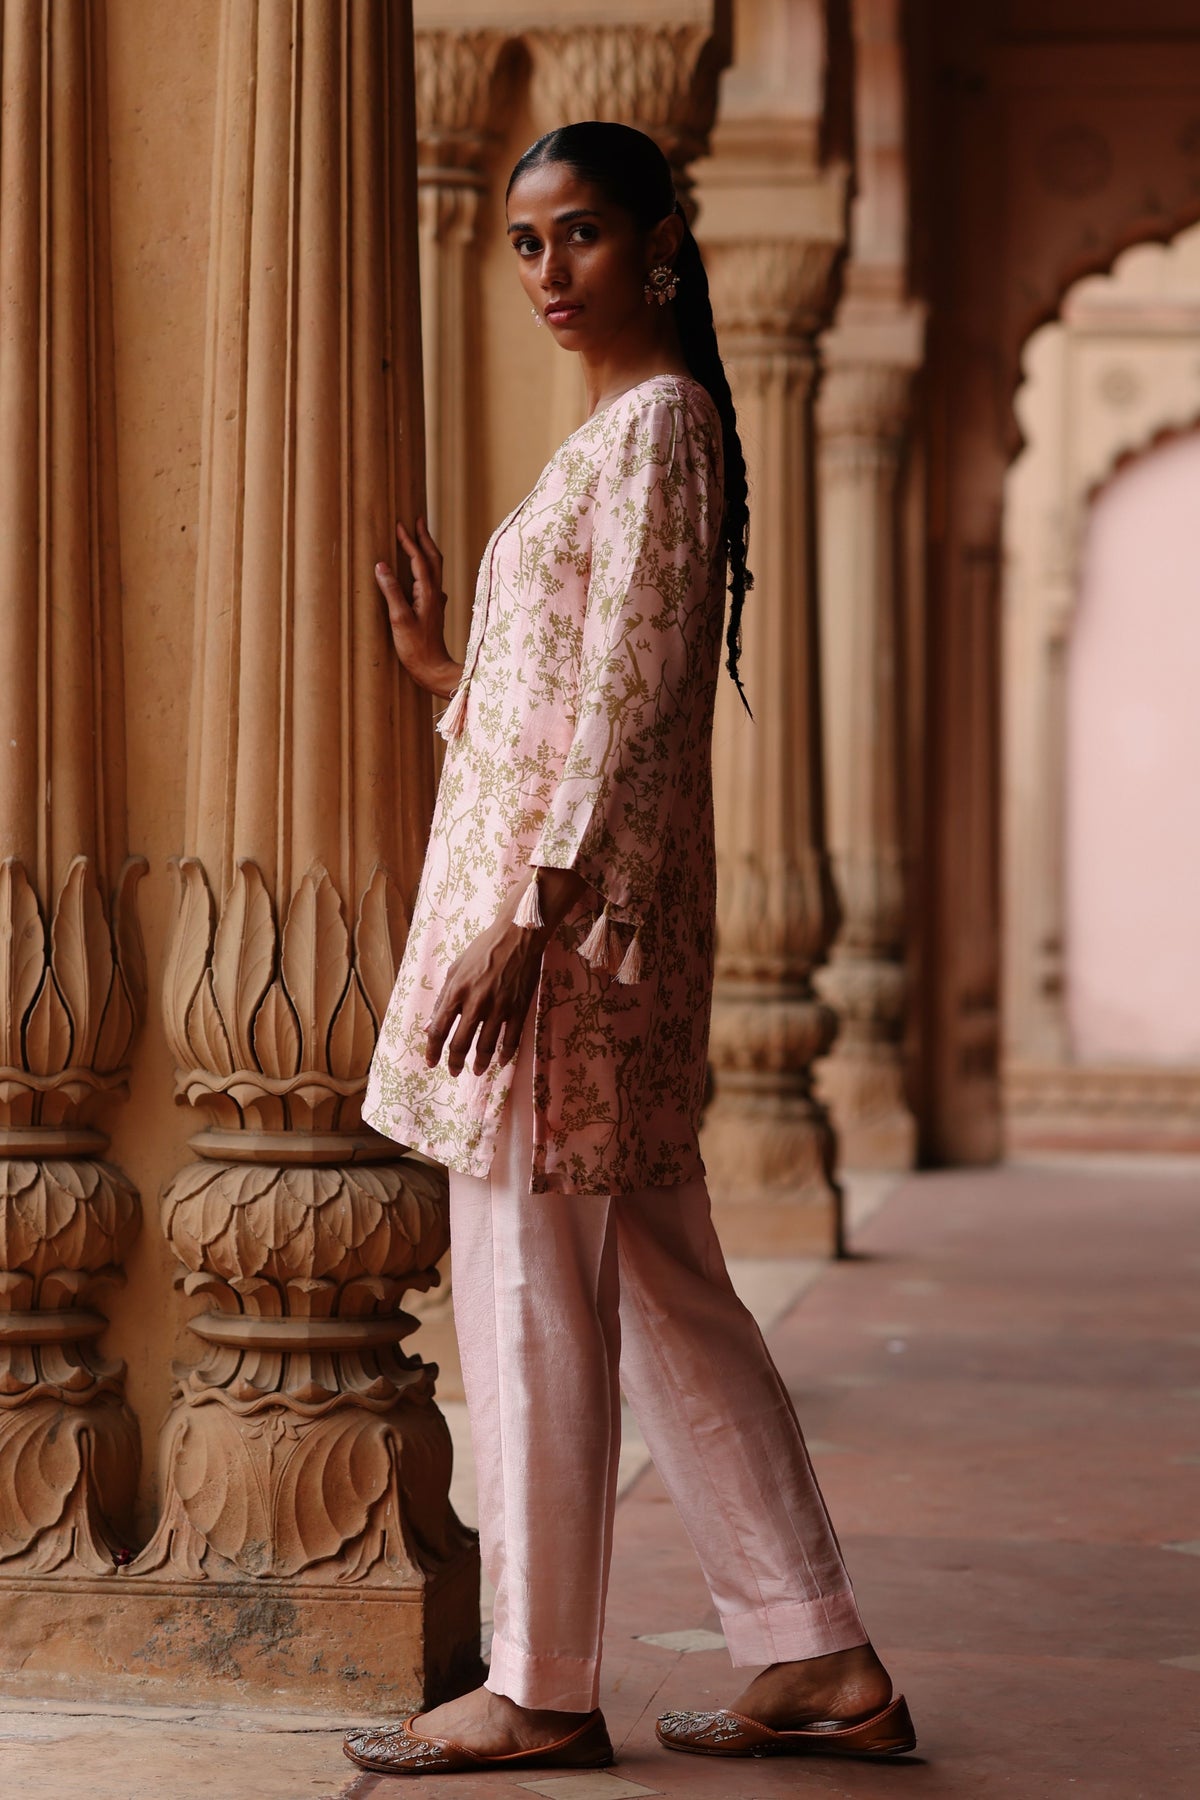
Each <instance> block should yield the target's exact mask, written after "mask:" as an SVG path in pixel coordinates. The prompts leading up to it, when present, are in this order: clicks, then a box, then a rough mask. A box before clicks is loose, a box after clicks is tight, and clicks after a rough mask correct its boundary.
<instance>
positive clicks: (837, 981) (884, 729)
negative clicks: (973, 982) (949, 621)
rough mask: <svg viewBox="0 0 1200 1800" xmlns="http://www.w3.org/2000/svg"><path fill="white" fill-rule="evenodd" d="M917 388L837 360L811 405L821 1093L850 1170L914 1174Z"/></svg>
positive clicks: (870, 366)
mask: <svg viewBox="0 0 1200 1800" xmlns="http://www.w3.org/2000/svg"><path fill="white" fill-rule="evenodd" d="M833 336H834V338H835V340H836V338H837V334H836V333H835V334H833ZM911 385H912V371H911V368H909V367H905V366H903V365H897V364H889V363H885V362H871V361H855V360H848V361H843V360H841V358H840V356H839V357H838V358H837V359H836V360H835V359H834V358H833V357H832V355H831V359H830V365H829V368H828V370H827V372H826V377H825V382H824V385H823V388H822V392H821V401H820V407H819V419H820V431H821V457H820V475H821V480H820V491H821V633H822V637H821V641H822V652H823V663H824V704H825V734H826V737H825V741H826V748H827V758H826V770H827V777H828V789H827V792H828V802H829V841H830V849H831V852H832V855H833V864H834V875H835V878H836V881H837V886H838V893H839V895H840V898H841V902H842V913H843V918H842V926H841V930H840V932H839V934H838V937H837V940H836V942H835V944H834V946H833V951H832V956H831V961H830V966H829V969H828V972H827V974H826V976H825V978H824V980H823V982H822V990H823V992H825V993H826V994H827V995H828V997H829V999H830V1001H831V1002H832V1003H833V1005H834V1006H835V1007H836V1009H837V1011H838V1013H839V1015H840V1019H841V1028H840V1031H839V1034H838V1040H837V1043H836V1045H835V1047H834V1051H833V1054H832V1056H831V1057H830V1058H829V1061H828V1062H827V1063H826V1064H825V1066H824V1068H823V1069H822V1071H821V1091H822V1094H823V1096H824V1098H825V1099H826V1100H827V1101H828V1103H829V1106H830V1110H831V1112H832V1114H833V1119H834V1123H835V1125H836V1127H837V1132H838V1142H839V1148H840V1151H841V1157H842V1160H843V1162H845V1163H846V1164H848V1165H849V1166H850V1167H851V1168H855V1167H858V1168H895V1169H902V1168H909V1167H911V1166H912V1162H913V1155H914V1150H915V1125H914V1121H913V1117H912V1114H911V1112H910V1110H909V1108H908V1104H907V1101H906V1098H905V1094H904V1082H903V1069H902V1062H901V1046H902V1038H903V1033H904V1023H905V989H906V973H905V926H906V914H905V879H904V867H903V841H904V839H903V821H902V815H901V798H902V791H901V790H902V777H901V768H902V735H901V718H900V695H901V692H902V686H903V658H902V642H901V605H902V595H901V591H900V581H899V563H900V515H899V504H898V502H899V492H898V489H899V478H900V469H901V457H902V451H903V445H904V436H905V430H906V426H907V421H908V410H909V401H910V390H911Z"/></svg>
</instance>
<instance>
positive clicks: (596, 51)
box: [528, 9, 726, 217]
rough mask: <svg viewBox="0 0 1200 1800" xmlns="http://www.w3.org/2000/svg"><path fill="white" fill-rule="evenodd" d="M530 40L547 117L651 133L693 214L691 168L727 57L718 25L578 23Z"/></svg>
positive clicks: (713, 109) (534, 35)
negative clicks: (593, 121)
mask: <svg viewBox="0 0 1200 1800" xmlns="http://www.w3.org/2000/svg"><path fill="white" fill-rule="evenodd" d="M714 10H715V9H714ZM528 37H529V42H530V45H531V48H532V50H533V56H534V76H535V82H536V84H537V86H536V92H537V97H538V103H539V108H540V110H541V111H542V112H544V113H545V115H546V117H547V119H551V120H552V121H553V123H554V124H556V125H561V124H565V123H567V122H568V121H569V120H571V119H612V120H614V121H616V122H617V123H618V124H622V125H635V126H636V127H637V129H638V130H639V131H644V132H646V133H647V134H648V135H649V136H650V137H652V138H653V139H654V140H655V142H656V143H657V144H658V145H659V147H660V148H661V150H662V152H663V154H664V156H665V157H666V158H667V161H668V162H669V163H670V164H671V167H672V169H673V170H674V172H675V185H676V187H677V189H678V192H679V197H680V199H681V200H682V202H683V204H684V206H685V207H686V208H687V210H688V215H689V217H691V216H693V215H694V213H695V205H694V203H693V201H692V187H693V182H692V177H691V175H690V173H689V165H690V164H691V163H693V162H694V161H695V160H696V158H697V157H698V156H702V155H703V154H704V152H705V150H706V148H707V145H708V133H709V129H710V127H711V125H712V122H713V115H714V113H715V112H716V104H717V76H718V74H719V73H720V70H721V67H722V65H723V63H724V61H725V57H726V46H725V42H724V34H723V33H722V32H720V31H718V30H717V29H716V27H715V24H714V21H713V20H712V19H709V20H704V21H700V20H695V19H693V20H691V21H688V22H663V23H656V24H641V25H629V24H621V25H613V24H588V25H572V26H570V27H568V28H566V29H563V30H552V29H547V30H538V31H532V32H530V33H529V34H528Z"/></svg>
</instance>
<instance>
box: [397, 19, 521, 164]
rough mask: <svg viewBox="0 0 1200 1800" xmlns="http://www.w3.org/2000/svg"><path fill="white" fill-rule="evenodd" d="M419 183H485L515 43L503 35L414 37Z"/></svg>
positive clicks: (423, 34) (496, 32)
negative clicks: (503, 79) (506, 65)
mask: <svg viewBox="0 0 1200 1800" xmlns="http://www.w3.org/2000/svg"><path fill="white" fill-rule="evenodd" d="M413 41H414V52H415V57H414V61H415V71H416V97H417V179H418V181H419V182H420V183H422V184H423V185H424V184H427V183H432V184H443V183H444V184H446V185H450V186H455V185H460V184H462V183H463V181H464V179H465V180H466V181H467V182H471V181H472V178H474V179H475V180H476V181H477V182H481V181H482V170H483V164H484V161H485V159H486V156H487V153H488V149H489V147H490V145H491V143H492V140H493V137H494V133H495V125H496V117H497V112H498V107H499V94H500V86H501V84H500V82H499V81H498V79H497V77H498V75H499V73H500V69H501V65H502V63H503V61H504V57H505V52H506V51H508V50H509V49H510V47H511V46H512V45H513V44H514V43H515V41H516V40H515V39H514V37H513V35H512V33H511V32H509V31H503V30H485V29H477V30H460V31H454V30H444V29H439V30H431V31H418V32H417V33H416V35H415V37H414V40H413Z"/></svg>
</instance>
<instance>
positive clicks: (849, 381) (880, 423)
mask: <svg viewBox="0 0 1200 1800" xmlns="http://www.w3.org/2000/svg"><path fill="white" fill-rule="evenodd" d="M912 387H913V371H912V369H911V368H905V367H903V366H899V367H898V366H897V365H895V364H894V363H871V362H862V363H848V362H827V363H826V365H825V373H824V379H823V381H822V383H821V394H820V399H819V401H818V403H817V422H818V425H819V427H820V432H821V441H822V444H823V445H824V446H826V447H828V446H830V445H841V444H855V445H858V444H867V445H871V446H875V447H881V448H887V447H893V446H894V447H896V448H897V449H898V448H899V445H900V443H901V442H902V440H903V438H904V435H905V432H906V429H907V426H908V417H909V408H910V403H911V396H912Z"/></svg>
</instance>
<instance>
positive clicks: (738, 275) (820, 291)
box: [704, 237, 838, 349]
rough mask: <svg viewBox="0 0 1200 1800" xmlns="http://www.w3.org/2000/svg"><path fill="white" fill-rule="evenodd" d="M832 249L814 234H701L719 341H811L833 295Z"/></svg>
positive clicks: (834, 251) (766, 344)
mask: <svg viewBox="0 0 1200 1800" xmlns="http://www.w3.org/2000/svg"><path fill="white" fill-rule="evenodd" d="M837 258H838V250H837V246H836V245H835V244H833V243H829V242H826V241H822V240H820V239H809V238H795V239H792V238H785V237H783V238H781V237H753V238H750V237H747V238H722V239H720V240H718V241H716V242H710V241H708V240H707V238H706V239H705V243H704V260H705V266H706V267H707V269H708V274H709V285H710V288H711V291H712V299H713V312H714V315H715V317H716V320H717V326H718V329H719V331H720V333H721V337H722V342H723V343H729V347H730V348H731V349H733V348H734V343H733V342H732V341H731V340H741V343H742V346H743V347H746V346H747V345H748V343H754V344H761V345H762V346H763V347H764V348H770V347H772V346H773V345H774V344H776V343H779V342H780V341H783V342H785V343H786V342H787V341H788V340H809V342H810V344H811V340H812V339H814V338H815V337H816V335H817V333H818V332H819V331H820V329H821V326H822V325H823V323H824V321H825V318H826V317H827V314H828V309H829V307H830V305H831V304H832V300H833V276H834V271H835V268H836V265H837Z"/></svg>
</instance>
